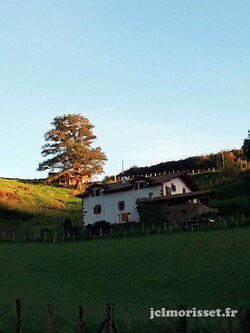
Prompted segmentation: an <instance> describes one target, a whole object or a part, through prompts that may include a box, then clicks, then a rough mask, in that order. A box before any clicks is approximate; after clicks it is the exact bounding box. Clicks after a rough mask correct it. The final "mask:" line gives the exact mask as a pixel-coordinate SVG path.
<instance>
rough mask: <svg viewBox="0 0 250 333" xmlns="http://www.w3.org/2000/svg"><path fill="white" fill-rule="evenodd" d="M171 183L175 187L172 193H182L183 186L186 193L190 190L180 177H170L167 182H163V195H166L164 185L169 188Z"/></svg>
mask: <svg viewBox="0 0 250 333" xmlns="http://www.w3.org/2000/svg"><path fill="white" fill-rule="evenodd" d="M171 184H174V185H175V187H176V191H175V192H172V195H174V194H182V193H183V188H185V191H186V193H189V192H191V190H190V188H189V187H188V186H187V185H186V183H184V181H183V180H182V179H181V178H175V179H171V180H170V181H168V182H165V183H163V195H167V194H166V186H167V187H170V188H171Z"/></svg>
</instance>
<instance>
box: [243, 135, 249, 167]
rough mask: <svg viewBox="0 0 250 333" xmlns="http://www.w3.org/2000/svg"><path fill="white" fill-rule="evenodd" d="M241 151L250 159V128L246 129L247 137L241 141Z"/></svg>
mask: <svg viewBox="0 0 250 333" xmlns="http://www.w3.org/2000/svg"><path fill="white" fill-rule="evenodd" d="M242 151H243V155H244V157H245V158H246V159H247V160H248V161H250V130H249V131H248V138H247V139H245V140H244V141H243V146H242Z"/></svg>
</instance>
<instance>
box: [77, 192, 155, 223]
mask: <svg viewBox="0 0 250 333" xmlns="http://www.w3.org/2000/svg"><path fill="white" fill-rule="evenodd" d="M160 192H161V186H160V185H158V186H154V187H150V188H143V189H138V190H135V189H131V190H129V191H124V192H115V193H110V194H105V195H103V194H102V195H100V196H97V197H87V198H85V199H84V207H83V210H84V211H85V212H86V213H85V218H84V221H85V224H86V225H87V224H93V223H95V222H97V221H102V220H105V221H107V222H111V223H119V222H120V218H119V215H120V213H130V214H129V221H135V222H139V215H138V213H137V210H136V200H137V199H141V198H148V197H149V193H153V196H159V195H160ZM119 201H124V202H125V209H124V210H123V211H122V212H120V211H119V209H118V202H119ZM96 204H100V205H101V206H102V212H101V214H98V215H96V214H94V212H93V209H94V206H95V205H96Z"/></svg>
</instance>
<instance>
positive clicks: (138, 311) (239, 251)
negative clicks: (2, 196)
mask: <svg viewBox="0 0 250 333" xmlns="http://www.w3.org/2000/svg"><path fill="white" fill-rule="evenodd" d="M249 240H250V228H249V227H241V228H233V229H226V230H211V231H206V232H204V231H195V232H187V233H185V232H183V233H165V234H160V235H159V234H155V235H150V236H148V237H146V236H144V237H130V238H119V239H112V238H106V239H93V240H88V241H79V242H71V243H70V242H67V243H58V244H57V243H56V244H53V243H47V244H45V243H7V242H1V243H0V267H1V275H0V290H1V298H0V332H5V333H9V332H13V331H15V322H14V318H15V317H14V306H15V299H17V298H20V299H21V300H22V304H23V307H22V318H23V332H25V333H40V332H41V333H42V332H46V330H47V312H46V311H47V309H46V306H47V304H48V303H52V304H53V306H54V307H55V313H56V321H57V329H58V332H61V333H69V332H77V316H78V306H79V305H83V307H84V309H85V316H86V322H87V325H88V327H89V328H90V332H96V331H97V329H98V325H99V324H100V322H101V319H102V315H103V312H104V308H105V305H106V303H107V302H112V303H113V305H114V309H115V317H116V322H117V324H118V327H119V328H120V332H126V331H127V315H126V309H127V307H129V309H130V312H131V315H132V329H133V332H134V333H139V332H146V323H147V322H148V317H149V307H150V306H152V307H155V308H157V307H159V308H160V307H163V306H169V307H170V308H172V309H177V307H178V306H179V305H180V304H183V305H184V306H185V307H186V308H192V307H196V308H200V309H217V308H222V309H224V308H225V307H228V306H230V307H231V308H238V307H240V306H244V305H246V304H247V305H249V300H250V290H249V283H250V265H249V262H250V251H249ZM162 324H163V321H162V320H161V319H155V320H154V322H153V325H154V332H162V329H160V327H161V328H162V326H161V325H162Z"/></svg>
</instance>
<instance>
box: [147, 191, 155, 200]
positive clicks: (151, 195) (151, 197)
mask: <svg viewBox="0 0 250 333" xmlns="http://www.w3.org/2000/svg"><path fill="white" fill-rule="evenodd" d="M153 196H154V193H153V192H149V194H148V198H149V199H151V200H152V199H153Z"/></svg>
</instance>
